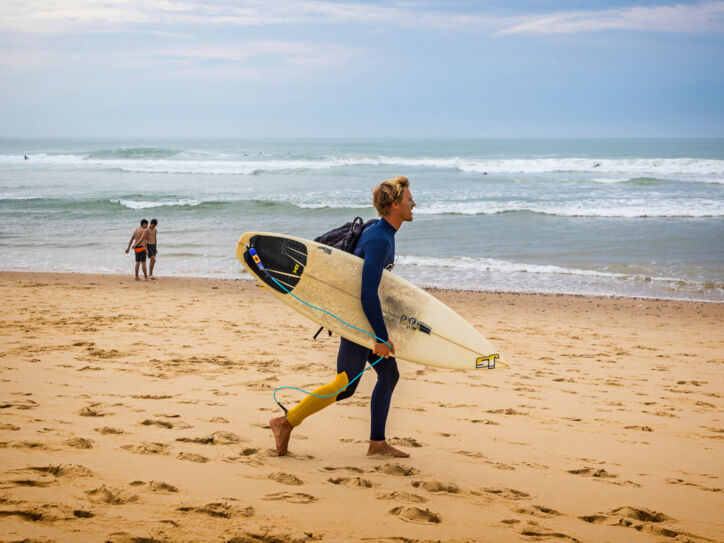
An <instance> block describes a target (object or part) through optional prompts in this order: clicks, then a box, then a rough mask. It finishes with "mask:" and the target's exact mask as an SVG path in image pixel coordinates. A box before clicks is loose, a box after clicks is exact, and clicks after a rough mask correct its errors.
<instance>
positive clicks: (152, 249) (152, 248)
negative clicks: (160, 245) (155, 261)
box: [146, 243, 158, 258]
mask: <svg viewBox="0 0 724 543" xmlns="http://www.w3.org/2000/svg"><path fill="white" fill-rule="evenodd" d="M146 252H147V253H148V258H151V257H153V256H156V253H157V252H158V251H156V244H155V243H147V244H146Z"/></svg>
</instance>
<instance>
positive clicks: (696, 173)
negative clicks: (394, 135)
mask: <svg viewBox="0 0 724 543" xmlns="http://www.w3.org/2000/svg"><path fill="white" fill-rule="evenodd" d="M2 165H6V166H10V167H19V166H22V167H24V168H43V167H65V168H78V169H86V168H97V169H119V170H123V171H127V172H136V173H174V174H212V175H213V174H216V175H252V174H255V173H261V172H276V171H295V170H324V169H330V168H337V167H344V166H402V167H409V168H415V167H420V168H440V169H455V170H459V171H462V172H468V173H478V174H493V175H494V174H499V175H511V174H515V175H518V174H553V173H566V172H570V173H584V174H595V178H594V180H595V181H598V182H601V183H621V182H626V181H628V180H630V179H635V178H640V177H651V178H657V179H676V180H685V181H697V182H706V183H716V184H724V160H714V159H694V158H645V159H644V158H631V159H610V160H609V159H591V158H565V157H564V158H521V159H485V158H460V157H450V158H447V157H396V156H328V157H324V158H320V159H294V158H289V159H263V158H262V159H256V158H255V159H246V158H244V159H240V158H239V157H238V156H234V155H220V154H211V153H207V154H203V153H200V152H193V151H184V152H181V153H179V154H178V155H177V156H175V157H173V158H168V157H164V158H138V159H136V158H125V159H118V158H114V157H110V158H96V157H93V156H89V155H83V154H78V155H75V154H47V153H39V154H37V155H33V156H32V157H31V158H30V160H27V161H26V160H24V158H23V156H21V155H0V166H2Z"/></svg>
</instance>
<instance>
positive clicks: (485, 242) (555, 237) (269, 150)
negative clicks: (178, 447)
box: [0, 139, 724, 302]
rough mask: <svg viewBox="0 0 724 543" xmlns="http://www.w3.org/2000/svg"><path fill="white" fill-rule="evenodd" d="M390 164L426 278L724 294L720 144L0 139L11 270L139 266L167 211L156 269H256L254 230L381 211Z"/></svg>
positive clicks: (5, 264) (4, 259)
mask: <svg viewBox="0 0 724 543" xmlns="http://www.w3.org/2000/svg"><path fill="white" fill-rule="evenodd" d="M25 155H27V156H28V160H25V158H24V156H25ZM396 175H405V176H407V177H408V178H410V180H411V189H412V193H413V197H414V198H415V201H416V202H417V207H416V208H415V220H414V221H413V223H411V224H405V225H404V226H403V228H402V229H401V230H400V231H399V233H398V234H397V253H398V254H397V260H396V261H397V266H396V268H395V273H398V274H399V275H401V276H403V277H405V278H407V279H409V280H411V281H413V282H415V283H417V284H419V285H423V286H435V287H442V288H463V289H471V290H492V291H511V292H546V293H574V294H595V295H611V296H636V297H657V298H673V299H693V300H705V301H714V302H722V301H724V139H630V140H625V139H596V140H585V139H576V140H524V139H500V140H496V139H480V140H475V139H459V140H458V139H340V140H292V139H264V140H253V139H201V140H193V139H157V140H140V139H123V140H111V139H53V140H40V139H37V140H27V139H26V140H11V139H0V214H1V215H2V221H0V269H3V270H27V271H67V272H87V273H94V272H99V273H123V274H130V273H132V268H133V257H132V255H126V254H125V253H124V250H125V248H126V246H127V244H128V241H129V239H130V236H131V233H132V232H133V230H134V229H135V227H136V226H137V225H138V223H139V221H140V219H142V218H147V219H151V218H156V219H157V220H158V221H159V226H158V232H159V233H158V245H159V256H158V262H157V265H156V273H157V275H159V276H178V275H184V276H203V277H224V278H249V276H248V275H247V274H246V273H245V272H244V271H243V269H242V266H241V265H240V264H239V263H238V261H237V260H236V257H235V255H234V249H235V246H236V242H237V240H238V238H239V237H240V235H241V234H242V233H243V232H245V231H248V230H266V231H272V232H285V233H289V234H294V235H297V236H301V237H305V238H313V237H316V236H317V235H319V234H321V233H323V232H325V231H327V230H329V229H331V228H334V227H336V226H338V225H340V224H342V223H344V222H346V221H348V220H351V219H352V218H354V217H355V216H358V215H359V216H361V217H363V218H365V219H367V218H372V217H374V216H375V211H374V209H373V208H372V206H371V203H370V201H371V189H372V187H373V186H374V185H375V184H376V183H378V182H380V181H382V180H384V179H387V178H390V177H394V176H396Z"/></svg>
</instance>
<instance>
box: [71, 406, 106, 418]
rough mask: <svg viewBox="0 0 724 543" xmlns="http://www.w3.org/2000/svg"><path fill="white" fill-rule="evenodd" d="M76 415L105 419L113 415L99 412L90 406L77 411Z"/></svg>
mask: <svg viewBox="0 0 724 543" xmlns="http://www.w3.org/2000/svg"><path fill="white" fill-rule="evenodd" d="M78 414H79V415H80V416H81V417H105V416H108V415H112V414H113V413H108V412H105V411H101V410H100V409H98V408H97V407H95V406H93V405H90V406H88V407H84V408H83V409H81V410H80V411H78Z"/></svg>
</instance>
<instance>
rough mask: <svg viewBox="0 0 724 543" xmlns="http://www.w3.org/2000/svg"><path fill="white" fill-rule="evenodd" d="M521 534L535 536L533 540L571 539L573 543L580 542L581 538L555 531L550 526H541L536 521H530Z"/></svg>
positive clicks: (529, 536)
mask: <svg viewBox="0 0 724 543" xmlns="http://www.w3.org/2000/svg"><path fill="white" fill-rule="evenodd" d="M520 534H521V535H522V536H525V537H528V538H533V540H542V539H558V540H562V541H571V542H572V543H580V540H578V539H576V538H575V537H571V536H570V535H568V534H564V533H561V532H554V531H552V530H551V529H550V528H546V527H545V526H541V525H540V524H538V523H537V522H534V521H528V522H527V523H526V525H525V527H524V528H523V529H522V530H521V531H520Z"/></svg>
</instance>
